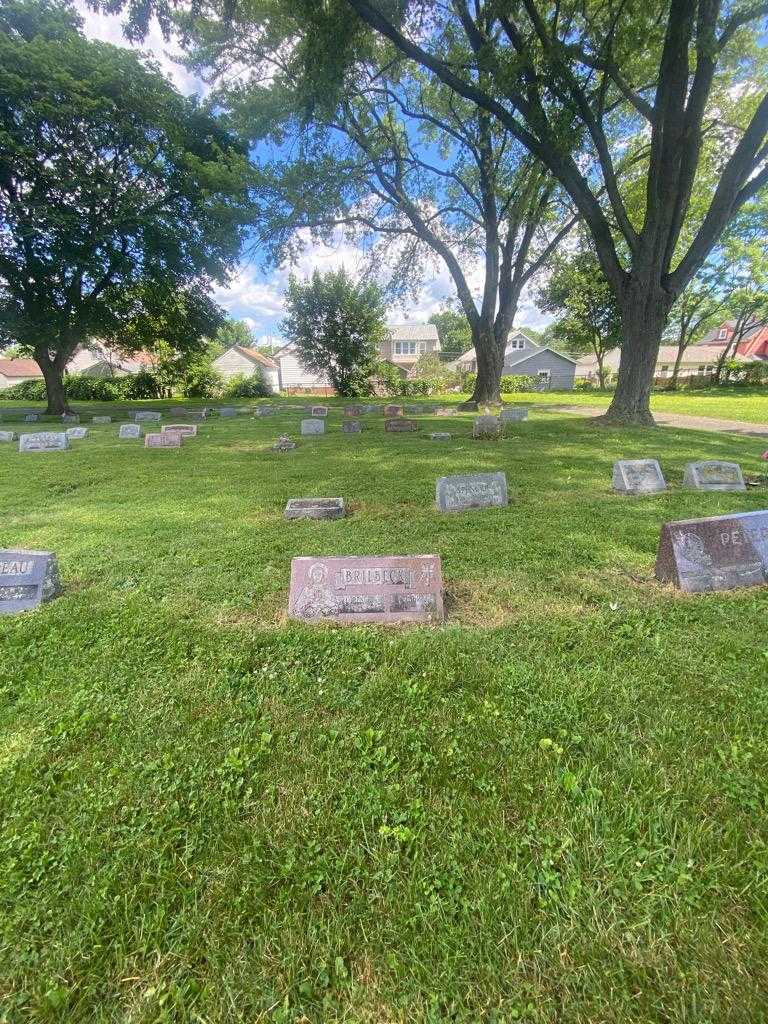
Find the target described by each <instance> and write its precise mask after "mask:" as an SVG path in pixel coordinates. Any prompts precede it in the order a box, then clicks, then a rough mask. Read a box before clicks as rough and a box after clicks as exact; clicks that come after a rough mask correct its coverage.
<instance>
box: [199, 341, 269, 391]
mask: <svg viewBox="0 0 768 1024" xmlns="http://www.w3.org/2000/svg"><path fill="white" fill-rule="evenodd" d="M213 367H214V369H215V370H218V371H219V373H220V374H221V376H222V377H223V378H224V380H230V379H231V378H232V377H237V376H239V375H240V374H242V375H243V376H244V377H252V376H253V375H254V373H256V371H257V370H260V371H261V375H262V377H263V378H264V383H265V384H266V385H267V387H268V388H269V389H270V390H271V391H279V390H280V369H279V365H278V363H277V362H276V360H274V359H270V357H269V356H267V355H264V353H263V352H259V350H258V349H256V348H246V347H245V345H232V346H231V348H228V349H227V351H226V352H222V353H221V355H220V356H217V358H216V359H214V360H213Z"/></svg>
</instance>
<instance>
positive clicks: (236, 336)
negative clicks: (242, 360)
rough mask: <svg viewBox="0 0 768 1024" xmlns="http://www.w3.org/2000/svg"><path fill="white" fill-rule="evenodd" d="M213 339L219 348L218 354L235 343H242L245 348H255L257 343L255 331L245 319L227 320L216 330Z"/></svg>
mask: <svg viewBox="0 0 768 1024" xmlns="http://www.w3.org/2000/svg"><path fill="white" fill-rule="evenodd" d="M213 341H214V344H215V345H216V347H217V349H218V352H217V354H218V355H220V354H221V353H222V352H226V350H227V349H228V348H232V346H233V345H240V346H242V347H243V348H253V347H254V346H255V345H256V339H255V338H254V336H253V331H252V330H251V329H250V327H249V326H248V324H247V323H246V322H245V321H244V320H225V321H224V323H223V324H222V325H221V326H220V327H219V329H218V330H217V331H216V336H215V338H214V339H213Z"/></svg>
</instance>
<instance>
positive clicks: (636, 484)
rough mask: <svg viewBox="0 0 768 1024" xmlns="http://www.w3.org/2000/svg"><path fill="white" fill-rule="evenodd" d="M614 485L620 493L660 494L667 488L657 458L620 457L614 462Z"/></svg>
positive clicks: (615, 489)
mask: <svg viewBox="0 0 768 1024" xmlns="http://www.w3.org/2000/svg"><path fill="white" fill-rule="evenodd" d="M612 486H613V489H614V491H618V492H619V493H620V494H658V493H659V492H660V491H666V489H667V484H666V481H665V479H664V474H663V473H662V472H661V466H660V465H659V463H658V461H657V460H656V459H619V460H618V461H616V462H614V464H613V481H612Z"/></svg>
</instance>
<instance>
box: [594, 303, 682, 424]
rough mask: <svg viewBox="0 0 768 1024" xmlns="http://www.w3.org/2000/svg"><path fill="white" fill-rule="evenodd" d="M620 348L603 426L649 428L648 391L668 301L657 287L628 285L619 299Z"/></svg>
mask: <svg viewBox="0 0 768 1024" xmlns="http://www.w3.org/2000/svg"><path fill="white" fill-rule="evenodd" d="M619 305H620V309H621V321H622V346H621V358H620V361H619V376H618V381H617V384H616V391H615V392H614V396H613V401H612V402H611V404H610V406H609V408H608V411H607V412H606V414H605V416H603V417H601V419H602V421H603V422H604V423H609V424H616V425H618V426H627V427H632V426H636V427H652V426H654V419H653V416H652V415H651V388H652V387H653V378H654V373H655V370H656V358H657V356H658V354H659V345H660V344H661V335H662V332H663V331H664V327H665V325H666V322H667V316H668V315H669V310H670V307H671V305H672V299H671V297H670V296H669V294H668V293H667V292H665V291H664V290H663V289H661V288H652V287H647V288H639V287H637V286H635V287H634V288H632V285H630V286H629V287H628V288H627V290H626V293H625V295H624V296H623V297H621V298H620V299H619Z"/></svg>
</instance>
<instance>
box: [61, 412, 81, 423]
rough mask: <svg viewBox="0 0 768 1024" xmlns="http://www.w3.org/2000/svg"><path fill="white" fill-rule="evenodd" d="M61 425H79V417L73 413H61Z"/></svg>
mask: <svg viewBox="0 0 768 1024" xmlns="http://www.w3.org/2000/svg"><path fill="white" fill-rule="evenodd" d="M61 422H62V423H79V422H80V417H79V416H78V415H77V414H76V413H74V412H63V413H62V414H61Z"/></svg>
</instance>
